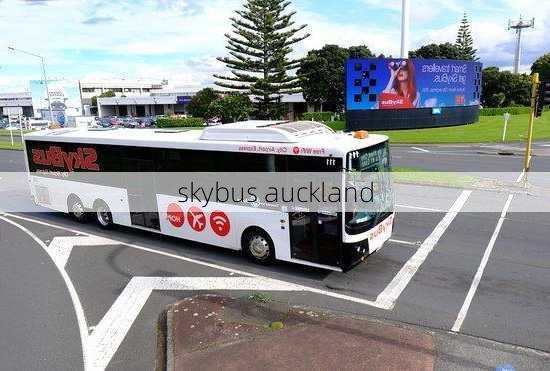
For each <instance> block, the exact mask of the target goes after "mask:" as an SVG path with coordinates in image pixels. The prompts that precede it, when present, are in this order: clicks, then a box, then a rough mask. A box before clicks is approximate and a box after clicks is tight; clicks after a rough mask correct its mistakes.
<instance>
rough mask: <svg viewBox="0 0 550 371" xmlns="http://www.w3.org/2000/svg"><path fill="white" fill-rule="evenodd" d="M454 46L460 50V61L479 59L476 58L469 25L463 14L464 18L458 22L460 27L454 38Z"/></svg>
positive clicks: (466, 17)
mask: <svg viewBox="0 0 550 371" xmlns="http://www.w3.org/2000/svg"><path fill="white" fill-rule="evenodd" d="M456 46H457V47H458V49H459V50H460V58H461V59H464V60H470V61H477V60H478V59H479V58H477V57H476V53H477V49H474V39H473V37H472V31H471V25H470V21H469V20H468V16H467V14H466V13H464V17H462V20H461V21H460V27H459V28H458V34H457V36H456Z"/></svg>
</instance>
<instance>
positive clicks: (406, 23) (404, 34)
mask: <svg viewBox="0 0 550 371" xmlns="http://www.w3.org/2000/svg"><path fill="white" fill-rule="evenodd" d="M410 16H411V6H410V3H409V0H402V3H401V58H409V42H410V40H409V28H410Z"/></svg>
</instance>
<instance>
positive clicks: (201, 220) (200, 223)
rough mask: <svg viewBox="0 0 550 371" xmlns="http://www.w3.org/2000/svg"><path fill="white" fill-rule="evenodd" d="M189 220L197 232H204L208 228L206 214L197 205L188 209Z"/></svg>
mask: <svg viewBox="0 0 550 371" xmlns="http://www.w3.org/2000/svg"><path fill="white" fill-rule="evenodd" d="M187 222H188V223H189V225H190V226H191V228H193V230H195V231H196V232H202V231H204V228H206V216H204V213H203V212H202V210H201V209H199V208H198V207H196V206H191V207H190V208H189V211H187Z"/></svg>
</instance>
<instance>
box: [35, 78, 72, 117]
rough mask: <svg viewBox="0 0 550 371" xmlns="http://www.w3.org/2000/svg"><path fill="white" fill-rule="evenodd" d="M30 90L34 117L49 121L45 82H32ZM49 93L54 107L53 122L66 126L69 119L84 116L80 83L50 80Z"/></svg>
mask: <svg viewBox="0 0 550 371" xmlns="http://www.w3.org/2000/svg"><path fill="white" fill-rule="evenodd" d="M30 90H31V96H32V103H33V107H34V116H35V117H40V118H42V119H45V120H48V119H49V117H50V113H49V105H48V99H47V93H46V85H45V84H44V81H42V80H32V81H31V82H30ZM48 91H49V93H50V102H51V106H52V116H53V118H52V121H54V122H55V123H57V124H59V125H61V126H65V124H66V123H67V121H68V120H67V118H68V117H74V116H81V115H82V105H81V101H80V89H79V86H78V81H73V80H48Z"/></svg>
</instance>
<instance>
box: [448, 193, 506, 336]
mask: <svg viewBox="0 0 550 371" xmlns="http://www.w3.org/2000/svg"><path fill="white" fill-rule="evenodd" d="M513 198H514V195H509V196H508V200H506V204H505V205H504V209H502V213H501V214H500V218H499V220H498V223H497V226H496V228H495V231H494V232H493V235H492V236H491V240H490V241H489V244H488V245H487V248H486V249H485V253H484V254H483V258H482V259H481V263H480V264H479V267H478V269H477V272H476V275H475V276H474V280H473V281H472V285H471V286H470V290H468V294H467V295H466V299H465V300H464V303H463V304H462V308H460V312H459V313H458V317H457V318H456V321H455V323H454V325H453V327H452V329H451V331H454V332H459V331H460V329H461V328H462V323H463V322H464V320H465V319H466V315H467V314H468V309H469V308H470V304H471V303H472V299H473V298H474V295H475V293H476V291H477V288H478V286H479V283H480V281H481V277H482V276H483V271H484V270H485V267H486V266H487V262H488V261H489V257H490V256H491V252H492V251H493V248H494V247H495V243H496V241H497V238H498V235H499V234H500V230H501V229H502V224H503V223H504V219H505V218H506V213H508V209H509V208H510V204H511V202H512V199H513Z"/></svg>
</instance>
